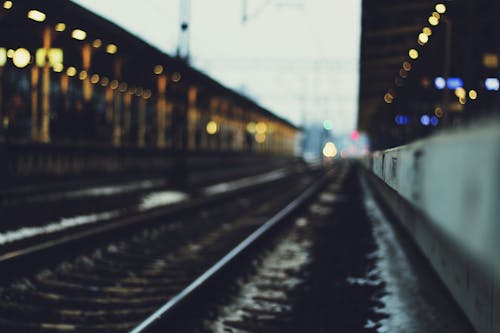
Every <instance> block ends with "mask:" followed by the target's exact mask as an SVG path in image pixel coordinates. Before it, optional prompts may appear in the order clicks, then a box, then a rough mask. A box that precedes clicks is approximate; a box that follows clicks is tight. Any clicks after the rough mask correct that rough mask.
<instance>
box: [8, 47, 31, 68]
mask: <svg viewBox="0 0 500 333" xmlns="http://www.w3.org/2000/svg"><path fill="white" fill-rule="evenodd" d="M12 61H13V62H14V65H15V66H16V67H18V68H24V67H26V66H28V64H29V63H30V61H31V54H30V52H29V51H28V50H26V49H24V48H19V49H17V50H16V52H14V57H13V58H12Z"/></svg>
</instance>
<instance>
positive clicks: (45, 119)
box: [40, 27, 52, 143]
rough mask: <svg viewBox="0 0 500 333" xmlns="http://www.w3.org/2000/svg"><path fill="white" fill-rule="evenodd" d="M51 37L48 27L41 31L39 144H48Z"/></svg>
mask: <svg viewBox="0 0 500 333" xmlns="http://www.w3.org/2000/svg"><path fill="white" fill-rule="evenodd" d="M51 42H52V36H51V31H50V27H45V30H44V31H43V48H44V49H45V64H44V65H43V72H42V119H41V128H40V142H44V143H48V142H50V63H49V50H50V47H51Z"/></svg>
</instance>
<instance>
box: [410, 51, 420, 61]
mask: <svg viewBox="0 0 500 333" xmlns="http://www.w3.org/2000/svg"><path fill="white" fill-rule="evenodd" d="M408 55H409V56H410V58H411V59H413V60H416V59H418V51H417V50H415V49H411V50H410V51H408Z"/></svg>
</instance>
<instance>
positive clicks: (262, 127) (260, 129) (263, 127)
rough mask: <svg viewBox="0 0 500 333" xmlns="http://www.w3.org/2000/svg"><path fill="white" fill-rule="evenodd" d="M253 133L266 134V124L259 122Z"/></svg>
mask: <svg viewBox="0 0 500 333" xmlns="http://www.w3.org/2000/svg"><path fill="white" fill-rule="evenodd" d="M255 131H257V133H259V134H264V133H266V132H267V124H266V123H265V122H262V121H259V122H258V123H257V124H256V125H255Z"/></svg>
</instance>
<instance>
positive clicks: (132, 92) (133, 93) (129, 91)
mask: <svg viewBox="0 0 500 333" xmlns="http://www.w3.org/2000/svg"><path fill="white" fill-rule="evenodd" d="M136 92H137V89H136V88H135V87H130V88H129V89H128V93H129V94H130V95H135V93H136Z"/></svg>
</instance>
